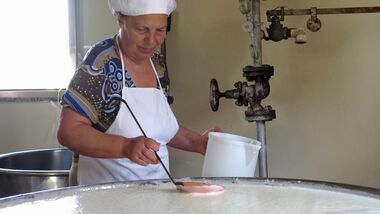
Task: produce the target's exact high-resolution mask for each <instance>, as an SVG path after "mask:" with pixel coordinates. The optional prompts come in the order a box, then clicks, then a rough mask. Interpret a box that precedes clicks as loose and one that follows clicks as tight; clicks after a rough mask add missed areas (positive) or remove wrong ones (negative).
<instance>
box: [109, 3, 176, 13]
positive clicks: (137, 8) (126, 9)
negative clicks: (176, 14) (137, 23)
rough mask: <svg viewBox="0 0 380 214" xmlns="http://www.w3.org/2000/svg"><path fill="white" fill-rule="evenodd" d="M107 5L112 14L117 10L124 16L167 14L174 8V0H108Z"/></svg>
mask: <svg viewBox="0 0 380 214" xmlns="http://www.w3.org/2000/svg"><path fill="white" fill-rule="evenodd" d="M108 6H109V7H110V9H111V11H112V13H113V14H114V15H116V14H117V13H118V12H120V13H121V14H123V15H126V16H139V15H146V14H166V15H169V14H170V13H171V12H173V11H174V10H175V8H176V2H175V0H108Z"/></svg>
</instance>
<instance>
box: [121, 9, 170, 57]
mask: <svg viewBox="0 0 380 214" xmlns="http://www.w3.org/2000/svg"><path fill="white" fill-rule="evenodd" d="M167 19H168V16H167V15H164V14H151V15H142V16H128V17H123V16H121V17H119V25H120V27H121V29H122V30H121V39H122V43H123V46H124V47H123V50H124V51H125V52H126V53H125V54H127V55H128V56H129V57H132V58H134V59H136V60H142V59H148V58H150V57H151V56H152V55H153V53H154V52H156V51H157V49H158V48H159V46H160V45H161V44H162V43H163V42H164V40H165V37H166V27H167Z"/></svg>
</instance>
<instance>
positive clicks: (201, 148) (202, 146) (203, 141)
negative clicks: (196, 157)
mask: <svg viewBox="0 0 380 214" xmlns="http://www.w3.org/2000/svg"><path fill="white" fill-rule="evenodd" d="M221 131H222V129H220V128H219V127H215V128H212V129H208V130H206V131H205V132H204V133H203V134H202V135H201V137H200V139H199V141H198V142H197V145H198V152H199V153H201V154H203V155H204V154H205V153H206V149H207V142H208V133H209V132H221Z"/></svg>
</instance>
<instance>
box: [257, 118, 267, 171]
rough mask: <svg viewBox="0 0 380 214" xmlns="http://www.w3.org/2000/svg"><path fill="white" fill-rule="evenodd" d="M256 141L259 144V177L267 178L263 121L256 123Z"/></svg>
mask: <svg viewBox="0 0 380 214" xmlns="http://www.w3.org/2000/svg"><path fill="white" fill-rule="evenodd" d="M256 133H257V140H258V141H260V142H261V149H260V152H259V177H261V178H263V177H265V178H267V177H268V170H267V168H268V165H267V146H266V139H265V138H266V137H265V121H256Z"/></svg>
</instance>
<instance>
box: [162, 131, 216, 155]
mask: <svg viewBox="0 0 380 214" xmlns="http://www.w3.org/2000/svg"><path fill="white" fill-rule="evenodd" d="M220 131H222V130H221V129H220V128H218V127H215V128H212V129H209V130H207V131H205V132H204V133H203V134H202V135H200V134H198V133H196V132H194V131H192V130H190V129H187V128H185V127H183V126H180V127H179V130H178V132H177V134H176V135H175V136H174V137H173V139H172V140H171V141H170V142H169V144H168V145H169V146H171V147H173V148H177V149H181V150H185V151H189V152H197V153H200V154H203V155H204V154H205V153H206V148H207V141H208V133H209V132H220Z"/></svg>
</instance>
